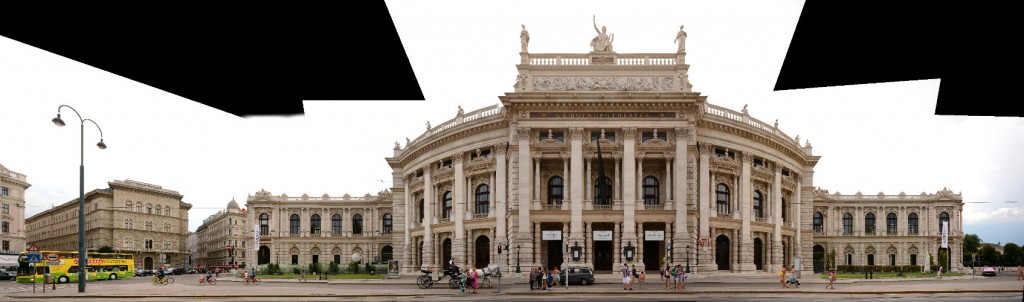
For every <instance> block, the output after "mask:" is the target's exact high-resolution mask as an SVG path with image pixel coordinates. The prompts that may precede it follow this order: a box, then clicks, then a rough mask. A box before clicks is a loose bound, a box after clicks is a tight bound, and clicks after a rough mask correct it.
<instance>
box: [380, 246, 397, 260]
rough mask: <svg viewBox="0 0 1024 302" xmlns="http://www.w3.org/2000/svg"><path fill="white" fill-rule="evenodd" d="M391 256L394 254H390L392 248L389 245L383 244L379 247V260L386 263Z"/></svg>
mask: <svg viewBox="0 0 1024 302" xmlns="http://www.w3.org/2000/svg"><path fill="white" fill-rule="evenodd" d="M393 257H394V256H393V255H392V249H391V246H390V245H385V246H384V247H383V248H381V249H380V261H381V262H384V263H387V262H388V261H391V259H393Z"/></svg>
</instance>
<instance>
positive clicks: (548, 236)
mask: <svg viewBox="0 0 1024 302" xmlns="http://www.w3.org/2000/svg"><path fill="white" fill-rule="evenodd" d="M541 238H542V239H544V240H562V231H542V233H541Z"/></svg>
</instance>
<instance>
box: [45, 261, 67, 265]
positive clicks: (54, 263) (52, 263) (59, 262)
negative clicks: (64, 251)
mask: <svg viewBox="0 0 1024 302" xmlns="http://www.w3.org/2000/svg"><path fill="white" fill-rule="evenodd" d="M61 264H64V261H60V260H50V261H46V265H51V266H56V265H61Z"/></svg>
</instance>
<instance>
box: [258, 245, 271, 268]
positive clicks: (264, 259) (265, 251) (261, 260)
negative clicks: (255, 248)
mask: <svg viewBox="0 0 1024 302" xmlns="http://www.w3.org/2000/svg"><path fill="white" fill-rule="evenodd" d="M258 256H259V257H258V259H257V260H256V261H257V262H256V264H267V263H270V248H269V247H267V246H266V245H261V246H260V254H259V255H258Z"/></svg>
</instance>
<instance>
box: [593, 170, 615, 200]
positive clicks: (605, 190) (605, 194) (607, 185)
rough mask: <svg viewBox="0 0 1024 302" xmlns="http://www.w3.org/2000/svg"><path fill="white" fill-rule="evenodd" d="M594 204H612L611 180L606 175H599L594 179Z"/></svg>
mask: <svg viewBox="0 0 1024 302" xmlns="http://www.w3.org/2000/svg"><path fill="white" fill-rule="evenodd" d="M594 205H602V206H610V205H612V181H611V180H610V179H608V176H603V177H599V178H598V179H597V180H595V181H594Z"/></svg>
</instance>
